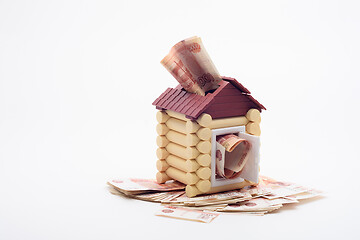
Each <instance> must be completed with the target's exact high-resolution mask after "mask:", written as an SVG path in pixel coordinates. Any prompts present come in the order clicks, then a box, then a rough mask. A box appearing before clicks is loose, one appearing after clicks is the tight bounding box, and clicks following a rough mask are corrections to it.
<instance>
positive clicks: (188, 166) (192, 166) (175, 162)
mask: <svg viewBox="0 0 360 240" xmlns="http://www.w3.org/2000/svg"><path fill="white" fill-rule="evenodd" d="M166 162H167V163H168V164H169V165H170V166H172V167H174V168H177V169H179V170H181V171H184V172H195V171H196V170H197V169H198V168H199V167H200V165H199V164H198V163H197V162H196V161H195V160H190V159H188V160H185V159H183V158H180V157H177V156H175V155H172V154H170V155H169V156H168V157H167V158H166Z"/></svg>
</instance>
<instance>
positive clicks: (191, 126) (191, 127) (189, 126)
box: [186, 121, 201, 133]
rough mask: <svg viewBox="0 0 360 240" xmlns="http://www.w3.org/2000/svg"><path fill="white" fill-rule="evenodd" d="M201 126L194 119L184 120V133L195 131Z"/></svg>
mask: <svg viewBox="0 0 360 240" xmlns="http://www.w3.org/2000/svg"><path fill="white" fill-rule="evenodd" d="M200 127H201V126H200V125H199V124H198V123H197V122H195V121H187V122H186V133H196V132H197V130H199V128H200Z"/></svg>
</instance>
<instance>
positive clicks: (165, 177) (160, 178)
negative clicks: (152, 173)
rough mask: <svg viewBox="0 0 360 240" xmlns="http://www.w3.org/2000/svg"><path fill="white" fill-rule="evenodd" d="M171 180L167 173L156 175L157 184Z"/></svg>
mask: <svg viewBox="0 0 360 240" xmlns="http://www.w3.org/2000/svg"><path fill="white" fill-rule="evenodd" d="M169 180H171V178H170V177H169V176H168V175H167V174H166V173H165V172H158V173H156V182H157V183H165V182H166V181H169Z"/></svg>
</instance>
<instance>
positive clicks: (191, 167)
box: [186, 159, 200, 172]
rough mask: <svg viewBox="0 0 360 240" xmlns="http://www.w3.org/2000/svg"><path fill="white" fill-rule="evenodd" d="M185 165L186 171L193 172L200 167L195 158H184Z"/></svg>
mask: <svg viewBox="0 0 360 240" xmlns="http://www.w3.org/2000/svg"><path fill="white" fill-rule="evenodd" d="M186 167H187V172H195V171H196V170H197V169H198V168H199V167H200V164H199V163H198V162H197V161H196V160H191V159H188V160H186Z"/></svg>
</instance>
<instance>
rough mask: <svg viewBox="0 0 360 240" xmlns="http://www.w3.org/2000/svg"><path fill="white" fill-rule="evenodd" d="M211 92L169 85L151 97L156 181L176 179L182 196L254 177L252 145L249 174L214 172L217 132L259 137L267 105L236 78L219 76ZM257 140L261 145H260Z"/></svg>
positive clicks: (236, 186) (238, 184) (239, 184)
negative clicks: (229, 176) (232, 176)
mask: <svg viewBox="0 0 360 240" xmlns="http://www.w3.org/2000/svg"><path fill="white" fill-rule="evenodd" d="M219 85H220V86H219V87H218V88H217V89H216V90H215V91H213V92H209V93H207V94H206V95H205V96H200V95H197V94H193V93H188V92H186V91H185V90H184V89H182V87H181V86H180V85H178V86H177V87H176V88H168V89H167V90H166V91H165V92H163V93H162V94H161V95H160V96H159V97H158V98H157V99H156V100H155V101H154V102H153V105H155V106H156V108H157V109H158V110H159V112H157V115H156V119H157V121H158V123H159V124H158V125H157V127H156V131H157V133H158V135H159V136H158V137H157V140H156V142H157V145H158V147H159V148H158V149H157V151H156V154H157V157H158V161H157V163H156V166H157V169H158V171H159V172H158V173H157V174H156V179H157V182H158V183H164V182H166V181H168V180H172V179H173V180H177V181H179V182H182V183H184V184H186V189H185V191H186V195H187V196H188V197H193V196H196V195H200V194H206V193H215V192H222V191H228V190H233V189H239V188H242V187H245V186H249V185H254V184H256V183H257V182H258V173H259V146H256V147H255V148H254V149H253V153H252V160H251V161H252V162H250V163H247V165H249V167H247V171H248V173H249V172H250V175H252V176H256V177H255V178H254V177H252V178H251V177H249V178H246V177H244V176H240V177H238V178H235V179H219V178H218V177H217V176H216V170H215V168H216V165H215V161H216V160H215V155H216V136H217V135H220V134H229V133H232V134H238V133H239V134H240V133H244V134H245V135H248V136H250V138H252V139H255V141H258V140H259V136H260V132H261V131H260V125H259V124H260V121H261V117H260V112H261V111H262V110H266V108H265V107H264V106H263V105H262V104H260V103H259V102H258V101H257V100H256V99H254V98H253V97H252V96H251V93H250V91H249V90H248V89H246V88H245V87H244V86H243V85H242V84H241V83H239V82H238V81H236V79H234V78H228V77H223V81H221V82H220V84H219ZM258 145H259V144H258Z"/></svg>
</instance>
